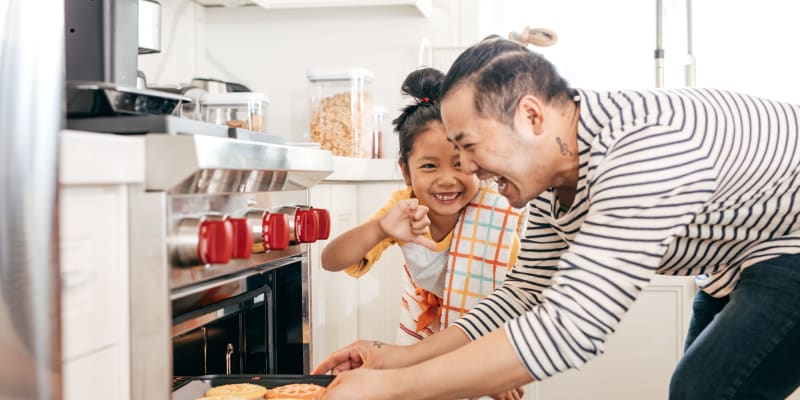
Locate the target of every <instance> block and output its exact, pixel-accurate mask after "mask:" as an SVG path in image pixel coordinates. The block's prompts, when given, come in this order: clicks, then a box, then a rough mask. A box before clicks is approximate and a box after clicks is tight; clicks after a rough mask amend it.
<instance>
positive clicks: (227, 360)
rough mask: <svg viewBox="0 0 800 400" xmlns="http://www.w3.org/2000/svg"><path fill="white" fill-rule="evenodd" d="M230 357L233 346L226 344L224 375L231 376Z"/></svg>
mask: <svg viewBox="0 0 800 400" xmlns="http://www.w3.org/2000/svg"><path fill="white" fill-rule="evenodd" d="M231 355H233V344H232V343H228V349H227V351H226V352H225V375H230V374H231Z"/></svg>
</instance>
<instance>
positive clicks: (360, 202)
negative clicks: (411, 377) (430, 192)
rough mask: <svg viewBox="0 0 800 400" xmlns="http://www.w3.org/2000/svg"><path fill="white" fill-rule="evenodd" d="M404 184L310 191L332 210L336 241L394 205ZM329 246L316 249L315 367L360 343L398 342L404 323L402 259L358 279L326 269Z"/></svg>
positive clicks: (395, 252)
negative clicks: (395, 194)
mask: <svg viewBox="0 0 800 400" xmlns="http://www.w3.org/2000/svg"><path fill="white" fill-rule="evenodd" d="M400 187H401V183H400V182H329V183H323V184H321V185H317V186H316V187H314V188H312V189H311V191H310V196H311V201H310V203H311V204H312V205H314V206H315V207H322V208H327V209H328V210H329V211H330V215H331V238H334V237H336V236H337V235H339V234H341V233H343V232H345V231H347V230H349V229H351V228H353V227H355V226H356V225H358V224H360V223H362V222H364V221H366V220H367V219H368V218H369V217H370V216H372V214H373V213H375V212H376V211H377V210H378V209H380V207H381V206H382V205H383V204H384V203H385V202H386V201H388V200H389V196H390V195H391V193H392V192H393V191H395V190H397V189H399V188H400ZM326 243H327V242H326V241H319V242H317V243H314V244H313V245H312V247H311V257H310V259H311V264H312V267H311V270H312V275H311V293H312V294H311V299H312V310H313V311H312V351H313V354H312V364H314V365H316V364H318V363H319V362H320V361H322V360H323V359H324V358H325V357H327V355H328V354H330V353H331V352H333V351H335V350H337V349H339V348H341V347H343V346H345V345H348V344H350V343H352V342H354V341H356V340H358V339H375V340H382V341H387V342H393V341H394V336H395V332H396V329H397V324H398V323H399V318H400V288H401V286H400V285H401V284H400V270H399V269H398V265H402V264H400V263H402V254H401V253H400V251H399V249H397V248H396V246H393V247H392V248H390V249H388V250H387V251H386V252H385V253H384V254H383V255H382V256H381V259H380V260H379V261H378V262H377V263H376V264H375V265H374V266H373V268H372V270H370V272H369V273H368V274H366V275H364V276H362V277H361V278H358V279H355V278H353V277H350V276H349V275H347V274H345V273H344V272H329V271H325V270H324V269H322V264H321V262H320V253H321V251H322V248H323V247H324V246H325V244H326Z"/></svg>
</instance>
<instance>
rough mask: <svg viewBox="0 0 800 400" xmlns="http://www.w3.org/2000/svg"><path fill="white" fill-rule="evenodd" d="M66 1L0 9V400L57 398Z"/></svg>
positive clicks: (12, 2)
mask: <svg viewBox="0 0 800 400" xmlns="http://www.w3.org/2000/svg"><path fill="white" fill-rule="evenodd" d="M63 70H64V3H63V0H44V1H30V0H3V1H0V82H2V84H0V360H2V362H1V363H0V398H3V399H6V398H9V399H11V398H19V399H22V398H24V399H42V400H44V399H61V375H60V364H61V354H60V348H61V335H60V318H59V286H60V285H59V274H58V240H57V239H58V237H57V235H58V224H57V221H58V218H57V211H56V210H57V208H56V205H57V190H56V184H57V169H56V168H57V165H58V164H57V161H58V137H59V130H60V128H61V126H62V119H63V111H62V110H63V95H62V93H63V86H64V77H63V75H64V72H63Z"/></svg>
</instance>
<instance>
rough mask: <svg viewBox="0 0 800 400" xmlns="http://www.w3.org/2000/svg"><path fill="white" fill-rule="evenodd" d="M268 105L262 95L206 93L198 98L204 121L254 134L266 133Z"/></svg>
mask: <svg viewBox="0 0 800 400" xmlns="http://www.w3.org/2000/svg"><path fill="white" fill-rule="evenodd" d="M268 105H269V100H268V99H267V97H266V96H265V95H264V93H254V92H239V93H207V94H205V95H203V96H202V97H201V98H200V107H201V110H202V114H203V120H204V121H206V122H212V123H215V124H220V125H227V126H230V127H231V128H242V129H247V130H249V131H255V132H266V131H267V107H268Z"/></svg>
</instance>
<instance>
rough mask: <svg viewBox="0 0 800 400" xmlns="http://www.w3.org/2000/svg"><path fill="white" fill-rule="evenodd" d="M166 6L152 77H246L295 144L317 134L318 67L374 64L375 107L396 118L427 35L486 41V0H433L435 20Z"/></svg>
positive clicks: (274, 123) (273, 125) (439, 41)
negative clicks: (314, 96)
mask: <svg viewBox="0 0 800 400" xmlns="http://www.w3.org/2000/svg"><path fill="white" fill-rule="evenodd" d="M365 3H368V2H365ZM162 4H163V7H164V11H163V13H164V16H163V17H162V20H163V21H162V22H163V26H164V28H163V32H164V38H163V39H162V41H163V45H162V47H163V48H164V54H162V55H148V56H140V57H139V59H140V64H141V65H140V69H142V70H143V71H144V72H145V74H147V76H148V79H149V80H150V81H151V82H159V83H179V82H188V81H189V80H190V79H191V78H192V77H194V76H202V77H213V78H217V79H223V80H231V81H236V82H241V83H243V84H245V85H247V86H249V87H250V88H251V89H252V90H254V91H258V92H264V93H266V95H267V96H268V97H269V99H270V109H269V112H268V119H269V121H268V125H269V129H268V130H269V131H270V133H275V134H280V135H285V136H287V137H288V138H289V139H290V140H292V141H303V140H304V135H307V132H308V120H309V106H310V100H309V86H308V80H307V78H306V72H307V71H308V70H309V69H312V68H341V67H345V68H347V67H364V68H367V69H369V70H372V71H373V72H374V74H375V79H374V81H373V94H374V99H375V100H374V104H380V105H383V106H385V107H386V109H387V110H388V112H389V114H390V117H391V118H394V117H395V116H396V115H397V114H399V112H398V111H397V110H399V108H400V107H401V106H402V105H404V104H405V103H406V102H407V100H406V99H402V98H401V97H400V84H401V83H402V81H403V79H404V78H405V76H406V75H407V74H408V73H409V72H411V71H412V70H413V69H415V68H416V67H417V66H418V54H419V51H418V50H419V46H420V42H421V40H422V38H423V37H427V38H429V39H430V40H431V42H432V43H433V44H434V45H436V46H460V47H464V46H466V45H467V44H470V43H473V42H474V41H475V40H476V39H477V26H478V23H477V18H478V16H477V4H478V3H477V0H462V1H448V0H434V2H433V5H434V7H433V12H432V14H431V16H430V17H429V18H424V17H422V16H421V14H420V13H419V12H417V11H415V10H413V9H412V8H410V7H402V6H389V7H386V6H380V7H378V6H374V7H342V8H313V9H285V10H272V9H270V10H265V9H262V8H259V7H255V6H250V7H238V8H225V7H209V8H203V7H200V6H198V5H196V4H195V3H192V2H191V1H189V0H172V1H163V2H162ZM391 118H390V119H391ZM387 130H388V129H387ZM390 139H391V140H388V141H387V145H388V151H384V154H386V156H387V157H393V156H394V155H396V152H397V143H396V140H395V137H394V136H391V137H390Z"/></svg>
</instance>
